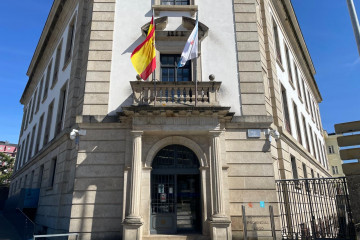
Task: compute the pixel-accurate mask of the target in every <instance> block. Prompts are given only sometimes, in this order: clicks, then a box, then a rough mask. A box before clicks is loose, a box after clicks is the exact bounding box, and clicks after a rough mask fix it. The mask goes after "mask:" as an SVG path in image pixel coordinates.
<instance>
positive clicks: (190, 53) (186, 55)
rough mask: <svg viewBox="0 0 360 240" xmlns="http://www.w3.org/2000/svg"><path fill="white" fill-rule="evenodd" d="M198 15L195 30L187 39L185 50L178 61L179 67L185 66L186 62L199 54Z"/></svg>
mask: <svg viewBox="0 0 360 240" xmlns="http://www.w3.org/2000/svg"><path fill="white" fill-rule="evenodd" d="M198 43H199V38H198V17H197V16H196V24H195V27H194V30H193V31H192V32H191V34H190V37H189V38H188V40H187V41H186V44H185V47H184V50H183V52H182V54H181V58H180V61H179V62H178V65H177V67H178V68H180V67H183V66H184V65H185V64H186V62H187V61H188V60H190V59H193V58H197V56H198Z"/></svg>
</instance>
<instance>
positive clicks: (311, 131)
mask: <svg viewBox="0 0 360 240" xmlns="http://www.w3.org/2000/svg"><path fill="white" fill-rule="evenodd" d="M310 135H311V139H312V141H311V142H312V145H313V148H314V157H315V159H316V160H319V156H318V152H317V151H316V146H315V145H316V139H315V133H314V131H313V130H312V129H311V130H310Z"/></svg>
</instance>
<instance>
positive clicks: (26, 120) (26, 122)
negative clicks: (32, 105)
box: [24, 107, 30, 130]
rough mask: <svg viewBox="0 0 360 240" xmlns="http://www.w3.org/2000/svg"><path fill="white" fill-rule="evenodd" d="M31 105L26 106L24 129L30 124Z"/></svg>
mask: <svg viewBox="0 0 360 240" xmlns="http://www.w3.org/2000/svg"><path fill="white" fill-rule="evenodd" d="M29 112H30V111H29V107H27V108H26V110H25V116H26V117H25V124H24V130H26V128H27V126H28V123H29V121H28V120H29Z"/></svg>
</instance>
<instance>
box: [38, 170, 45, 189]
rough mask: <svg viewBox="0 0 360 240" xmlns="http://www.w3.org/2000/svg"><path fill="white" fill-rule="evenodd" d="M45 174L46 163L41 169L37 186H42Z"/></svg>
mask: <svg viewBox="0 0 360 240" xmlns="http://www.w3.org/2000/svg"><path fill="white" fill-rule="evenodd" d="M43 175H44V164H43V165H41V166H40V169H39V178H38V183H37V188H41V183H42V178H43Z"/></svg>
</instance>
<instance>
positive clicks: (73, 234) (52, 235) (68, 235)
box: [33, 233, 79, 240]
mask: <svg viewBox="0 0 360 240" xmlns="http://www.w3.org/2000/svg"><path fill="white" fill-rule="evenodd" d="M71 236H75V239H76V240H77V239H78V237H79V234H78V233H62V234H45V235H34V237H33V240H35V239H37V238H45V239H47V238H54V237H68V239H69V237H71Z"/></svg>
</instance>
